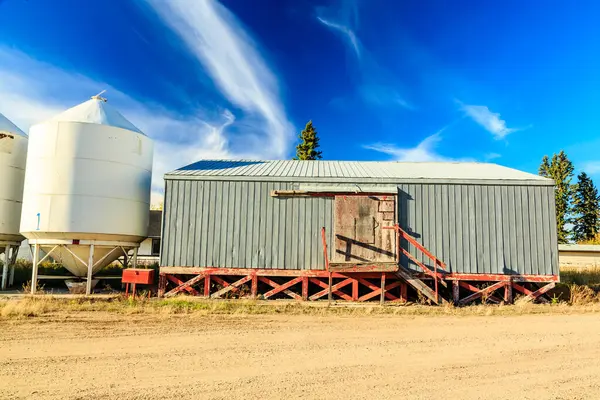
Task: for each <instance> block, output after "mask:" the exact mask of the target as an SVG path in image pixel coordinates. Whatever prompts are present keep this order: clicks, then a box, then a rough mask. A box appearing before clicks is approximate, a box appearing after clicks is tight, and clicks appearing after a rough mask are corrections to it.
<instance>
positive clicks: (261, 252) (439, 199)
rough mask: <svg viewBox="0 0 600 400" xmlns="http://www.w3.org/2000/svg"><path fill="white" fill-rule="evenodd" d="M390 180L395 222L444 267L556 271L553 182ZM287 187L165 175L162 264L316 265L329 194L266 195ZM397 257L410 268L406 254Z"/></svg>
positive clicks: (329, 211)
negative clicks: (394, 190) (394, 198)
mask: <svg viewBox="0 0 600 400" xmlns="http://www.w3.org/2000/svg"><path fill="white" fill-rule="evenodd" d="M382 187H385V188H386V189H387V190H389V189H390V185H382ZM397 188H398V221H399V223H400V225H401V226H402V227H403V229H405V230H406V231H407V232H409V233H410V234H411V235H412V236H413V237H414V238H415V239H416V240H417V241H418V242H420V243H422V244H423V245H424V246H425V247H427V248H428V249H430V250H431V252H432V253H433V254H435V255H436V256H438V257H439V258H440V259H442V260H443V261H444V262H445V263H446V264H447V265H448V267H449V269H450V271H451V272H458V273H492V274H498V273H501V274H502V273H504V274H539V275H550V274H554V275H555V274H558V250H557V245H556V228H555V227H556V223H555V221H556V219H555V215H554V188H553V187H551V186H509V185H507V186H503V185H472V184H469V185H467V184H464V185H462V184H461V185H459V184H456V185H447V184H401V185H398V186H397ZM290 189H294V184H293V183H278V182H243V181H200V180H189V181H185V180H168V181H166V186H165V203H164V204H165V210H164V213H165V215H164V225H163V241H162V243H163V244H162V252H161V265H163V266H196V267H210V266H214V267H231V268H273V269H278V268H282V269H324V261H323V248H322V244H321V227H323V226H324V227H325V228H326V230H327V234H328V239H327V240H328V244H329V245H330V248H329V254H330V256H331V254H332V252H333V249H332V247H331V246H332V243H333V242H334V241H333V226H334V224H333V218H334V215H333V213H334V201H333V198H325V197H312V198H311V197H294V198H276V197H271V195H270V193H271V191H273V190H290ZM403 244H404V245H405V246H406V248H407V249H408V250H409V251H410V252H411V253H412V254H414V255H416V256H417V258H418V259H419V260H420V261H422V262H424V263H426V264H428V265H430V261H429V259H427V258H426V257H424V256H423V255H422V254H420V253H419V252H418V251H416V249H415V248H414V246H412V245H409V244H408V243H403ZM401 262H402V263H403V264H404V265H408V266H409V267H410V268H412V269H415V270H418V267H417V266H416V265H414V264H412V263H409V261H408V259H407V258H406V257H402V261H401Z"/></svg>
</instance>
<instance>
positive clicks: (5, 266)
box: [2, 244, 11, 290]
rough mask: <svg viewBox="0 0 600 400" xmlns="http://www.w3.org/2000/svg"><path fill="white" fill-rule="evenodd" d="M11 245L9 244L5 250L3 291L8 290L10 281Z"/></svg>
mask: <svg viewBox="0 0 600 400" xmlns="http://www.w3.org/2000/svg"><path fill="white" fill-rule="evenodd" d="M9 253H10V245H9V244H7V245H6V248H5V249H4V266H3V267H2V290H5V289H6V280H7V279H8V264H10V258H11V257H10V254H9Z"/></svg>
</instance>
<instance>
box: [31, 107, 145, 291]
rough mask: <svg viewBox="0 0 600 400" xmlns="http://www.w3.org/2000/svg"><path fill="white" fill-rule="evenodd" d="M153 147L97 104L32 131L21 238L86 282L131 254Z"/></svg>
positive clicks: (139, 231)
mask: <svg viewBox="0 0 600 400" xmlns="http://www.w3.org/2000/svg"><path fill="white" fill-rule="evenodd" d="M153 147H154V145H153V142H152V140H151V139H149V138H148V137H147V136H145V135H144V134H143V133H142V132H141V131H140V130H139V129H138V128H136V127H135V126H134V125H133V124H132V123H131V122H129V121H127V119H125V117H123V115H121V114H120V113H119V112H118V111H117V110H115V109H114V108H112V107H111V106H110V105H109V104H107V103H106V100H105V99H103V98H101V97H99V96H94V97H92V99H91V100H88V101H86V102H85V103H82V104H80V105H78V106H76V107H73V108H71V109H69V110H67V111H65V112H63V113H62V114H60V115H58V116H56V117H54V118H52V119H51V120H49V121H46V122H43V123H41V124H38V125H34V126H32V127H31V129H30V132H29V154H28V157H27V173H26V175H25V191H24V199H23V213H22V217H21V233H22V234H23V236H25V237H26V238H28V239H29V241H30V243H32V244H33V245H34V253H35V248H36V247H37V246H35V245H36V244H37V245H39V249H41V250H44V251H46V252H48V253H49V254H50V255H51V257H52V258H53V259H55V260H56V261H58V262H60V263H62V264H63V265H64V266H65V267H66V268H67V269H68V270H69V271H70V272H72V273H73V274H74V275H75V276H79V277H83V276H86V275H87V277H88V281H90V280H91V276H92V274H94V273H96V272H97V271H99V270H100V269H102V268H103V267H104V266H106V265H108V264H109V263H111V262H113V261H115V260H116V259H117V258H118V257H119V256H122V255H123V253H124V251H128V250H129V249H132V248H136V247H137V246H138V245H139V243H140V242H141V241H142V240H143V239H144V238H146V236H147V230H148V215H149V208H150V182H151V176H152V157H153V151H154V149H153ZM35 258H36V256H35V255H34V259H35ZM88 265H89V266H90V268H89V269H88ZM36 274H37V272H34V279H37V275H36ZM32 286H33V285H32Z"/></svg>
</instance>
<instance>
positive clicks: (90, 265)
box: [85, 244, 94, 296]
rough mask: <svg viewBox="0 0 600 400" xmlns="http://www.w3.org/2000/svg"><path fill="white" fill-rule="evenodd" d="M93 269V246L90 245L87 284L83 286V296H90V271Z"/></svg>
mask: <svg viewBox="0 0 600 400" xmlns="http://www.w3.org/2000/svg"><path fill="white" fill-rule="evenodd" d="M93 268H94V245H93V244H91V245H90V258H89V259H88V271H87V282H86V285H85V294H86V295H88V296H89V295H90V294H92V269H93Z"/></svg>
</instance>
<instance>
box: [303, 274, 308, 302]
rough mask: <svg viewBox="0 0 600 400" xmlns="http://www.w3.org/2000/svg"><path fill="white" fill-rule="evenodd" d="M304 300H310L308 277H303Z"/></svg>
mask: <svg viewBox="0 0 600 400" xmlns="http://www.w3.org/2000/svg"><path fill="white" fill-rule="evenodd" d="M302 300H304V301H306V300H308V276H303V277H302Z"/></svg>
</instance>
